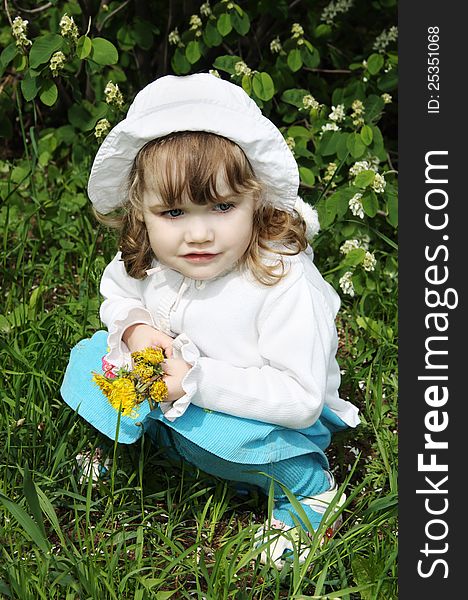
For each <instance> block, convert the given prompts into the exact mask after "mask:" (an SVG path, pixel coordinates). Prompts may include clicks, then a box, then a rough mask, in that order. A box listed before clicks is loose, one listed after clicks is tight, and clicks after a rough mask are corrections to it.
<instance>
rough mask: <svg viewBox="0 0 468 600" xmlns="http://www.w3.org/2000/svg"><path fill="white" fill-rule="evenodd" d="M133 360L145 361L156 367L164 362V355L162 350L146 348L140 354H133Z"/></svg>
mask: <svg viewBox="0 0 468 600" xmlns="http://www.w3.org/2000/svg"><path fill="white" fill-rule="evenodd" d="M132 358H133V360H134V361H135V362H140V361H142V360H145V361H147V362H149V363H151V364H152V365H156V364H158V363H160V362H162V361H163V360H164V353H163V351H162V349H161V348H145V349H144V350H140V351H138V352H132Z"/></svg>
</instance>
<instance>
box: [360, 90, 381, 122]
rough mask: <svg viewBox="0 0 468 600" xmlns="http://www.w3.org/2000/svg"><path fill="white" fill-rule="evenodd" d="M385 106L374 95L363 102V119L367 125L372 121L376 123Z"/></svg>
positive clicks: (379, 98)
mask: <svg viewBox="0 0 468 600" xmlns="http://www.w3.org/2000/svg"><path fill="white" fill-rule="evenodd" d="M384 106H385V103H384V101H383V100H382V98H381V97H380V96H377V95H376V94H371V95H370V96H369V97H368V98H366V100H365V101H364V110H365V113H364V117H365V119H366V121H367V122H368V123H371V122H372V121H377V120H378V119H379V117H380V115H381V113H382V110H383V108H384Z"/></svg>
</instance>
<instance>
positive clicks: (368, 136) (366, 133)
mask: <svg viewBox="0 0 468 600" xmlns="http://www.w3.org/2000/svg"><path fill="white" fill-rule="evenodd" d="M359 135H360V136H361V140H362V141H363V142H364V144H365V145H366V146H370V145H371V144H372V140H373V139H374V133H373V131H372V129H371V128H370V127H369V125H364V126H363V128H362V129H361V132H360V134H359Z"/></svg>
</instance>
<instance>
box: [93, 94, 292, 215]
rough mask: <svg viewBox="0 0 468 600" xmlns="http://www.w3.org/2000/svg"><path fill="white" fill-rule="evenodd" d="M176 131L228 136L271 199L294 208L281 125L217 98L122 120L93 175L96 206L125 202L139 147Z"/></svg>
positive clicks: (99, 155) (289, 163)
mask: <svg viewBox="0 0 468 600" xmlns="http://www.w3.org/2000/svg"><path fill="white" fill-rule="evenodd" d="M177 131H207V132H210V133H214V134H217V135H221V136H223V137H226V138H228V139H230V140H232V141H233V142H235V143H236V144H237V145H239V146H240V147H241V148H242V149H243V151H244V152H245V154H246V156H247V158H248V160H249V162H250V164H251V166H252V168H253V170H254V173H255V176H256V177H257V178H258V179H259V180H260V181H261V182H262V183H263V184H264V187H265V193H266V200H267V201H268V202H271V203H272V204H274V205H275V206H276V207H277V208H280V209H283V210H286V211H288V212H292V210H293V208H294V203H295V201H296V196H297V190H298V186H299V173H298V168H297V163H296V161H295V159H294V156H293V154H292V152H291V151H290V150H289V148H288V146H287V144H286V142H285V140H284V138H283V136H282V135H281V133H280V131H279V130H278V129H277V128H276V126H275V125H274V124H273V123H272V122H271V121H270V120H269V119H267V118H265V117H264V116H263V115H262V114H261V112H260V111H253V110H248V107H247V110H245V111H240V110H239V106H238V105H233V106H229V105H226V103H221V102H219V101H216V100H211V101H210V100H206V99H204V100H202V101H200V100H198V101H180V102H175V103H174V102H173V103H171V104H166V105H162V106H158V107H153V108H151V109H149V110H147V111H146V112H139V113H134V114H132V115H131V116H129V117H127V118H126V119H124V120H123V121H121V122H120V123H119V124H118V125H117V126H116V127H114V129H113V130H112V131H111V132H110V133H109V135H108V136H107V137H106V139H105V140H104V142H103V143H102V145H101V147H100V149H99V151H98V153H97V155H96V158H95V161H94V164H93V167H92V170H91V175H90V178H89V183H88V194H89V197H90V199H91V201H92V202H93V204H94V206H95V208H96V210H98V211H99V212H100V213H102V214H107V213H109V212H111V211H113V210H115V209H116V208H118V207H119V206H120V205H122V204H123V202H125V200H126V186H127V180H128V176H129V173H130V170H131V167H132V164H133V161H134V159H135V157H136V155H137V153H138V151H139V150H140V149H141V148H142V147H143V146H144V145H145V144H146V143H147V142H149V141H151V140H153V139H156V138H159V137H163V136H165V135H168V134H170V133H173V132H177Z"/></svg>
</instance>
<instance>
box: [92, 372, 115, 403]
mask: <svg viewBox="0 0 468 600" xmlns="http://www.w3.org/2000/svg"><path fill="white" fill-rule="evenodd" d="M93 381H94V383H95V384H96V385H97V386H99V389H100V390H101V392H102V393H103V394H104V396H107V398H109V396H110V394H111V392H112V382H111V380H110V379H107V377H104V375H99V373H93Z"/></svg>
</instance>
